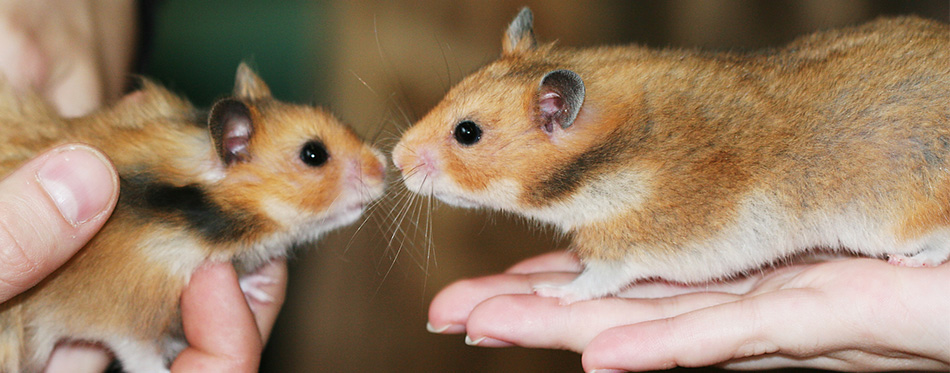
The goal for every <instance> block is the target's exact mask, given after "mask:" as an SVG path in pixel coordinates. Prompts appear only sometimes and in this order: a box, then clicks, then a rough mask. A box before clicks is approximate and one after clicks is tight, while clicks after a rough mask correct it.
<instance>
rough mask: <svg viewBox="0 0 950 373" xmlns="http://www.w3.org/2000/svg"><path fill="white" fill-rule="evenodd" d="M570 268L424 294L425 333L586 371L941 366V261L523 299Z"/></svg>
mask: <svg viewBox="0 0 950 373" xmlns="http://www.w3.org/2000/svg"><path fill="white" fill-rule="evenodd" d="M580 270H581V266H580V264H579V262H578V261H577V260H576V258H574V257H573V256H572V255H570V254H568V253H564V252H559V253H551V254H546V255H542V256H539V257H536V258H532V259H529V260H527V261H525V262H522V263H519V264H518V265H515V266H514V267H512V268H511V269H509V270H508V271H506V272H505V273H503V274H499V275H494V276H487V277H482V278H477V279H470V280H463V281H459V282H457V283H455V284H452V285H450V286H449V287H447V288H445V289H444V290H443V291H442V292H440V293H439V294H438V295H437V296H436V297H435V299H433V301H432V305H431V307H430V309H429V329H430V331H433V332H440V333H445V334H454V333H463V332H464V333H467V336H466V342H467V343H469V344H474V345H478V346H483V347H504V346H513V345H515V346H523V347H534V348H557V349H569V350H573V351H576V352H581V353H583V357H582V360H583V364H584V369H585V370H587V371H592V370H617V369H620V370H631V371H642V370H654V369H668V368H672V367H674V366H684V367H696V366H707V365H720V366H721V367H724V368H730V369H768V368H778V367H809V368H823V369H836V370H912V369H920V370H927V369H930V370H946V369H948V368H950V296H948V295H950V263H944V264H943V265H941V266H939V267H934V268H905V267H897V266H893V265H889V264H887V263H886V262H884V261H881V260H874V259H856V258H854V259H845V260H836V261H830V262H824V263H817V264H801V265H793V266H788V267H782V268H777V269H770V270H765V271H763V272H761V273H757V274H754V275H751V276H748V277H744V278H741V279H736V280H731V281H726V282H715V283H709V284H704V285H697V286H683V285H676V284H669V283H664V282H648V283H642V284H636V285H633V286H631V287H630V288H629V289H627V290H625V291H624V292H623V293H622V294H619V296H618V297H614V298H605V299H598V300H592V301H586V302H578V303H575V304H572V305H569V306H560V305H558V303H557V300H556V299H552V298H542V297H538V296H535V295H533V294H532V288H533V285H534V284H536V283H550V282H567V281H570V280H571V279H572V278H573V277H575V276H576V275H577V273H578V272H579V271H580Z"/></svg>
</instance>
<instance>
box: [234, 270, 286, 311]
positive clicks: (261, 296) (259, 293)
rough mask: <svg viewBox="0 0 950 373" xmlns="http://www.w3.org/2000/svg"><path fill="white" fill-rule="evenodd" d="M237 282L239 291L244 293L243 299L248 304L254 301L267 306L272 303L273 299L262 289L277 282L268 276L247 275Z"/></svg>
mask: <svg viewBox="0 0 950 373" xmlns="http://www.w3.org/2000/svg"><path fill="white" fill-rule="evenodd" d="M238 282H239V283H240V284H241V291H243V292H244V298H245V299H247V302H248V303H251V301H256V302H258V303H264V304H267V303H271V302H273V301H274V297H272V296H271V295H270V294H268V293H267V292H266V291H264V289H262V287H264V286H267V285H273V284H276V283H277V280H274V279H273V278H271V277H270V276H266V275H262V274H253V275H247V276H244V277H241V279H240V280H239V281H238Z"/></svg>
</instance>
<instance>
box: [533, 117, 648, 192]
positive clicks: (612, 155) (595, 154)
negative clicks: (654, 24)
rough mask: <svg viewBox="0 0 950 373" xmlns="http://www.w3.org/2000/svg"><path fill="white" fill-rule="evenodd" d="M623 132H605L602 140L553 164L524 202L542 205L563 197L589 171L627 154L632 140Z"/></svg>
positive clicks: (589, 173)
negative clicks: (582, 151) (565, 161)
mask: <svg viewBox="0 0 950 373" xmlns="http://www.w3.org/2000/svg"><path fill="white" fill-rule="evenodd" d="M618 135H619V136H618ZM624 136H625V134H618V133H614V134H611V135H610V136H607V139H606V141H604V142H602V143H600V144H598V145H597V146H595V147H593V148H591V149H590V150H588V151H586V152H584V153H581V154H579V155H578V156H577V157H575V158H574V159H573V160H572V161H570V162H568V163H567V164H565V165H563V166H559V167H555V168H554V169H553V170H552V171H551V172H550V173H549V174H548V176H547V178H545V179H542V180H541V181H540V182H539V183H538V184H537V186H536V187H535V188H532V189H531V192H530V193H529V196H528V201H527V202H528V203H529V204H532V205H534V206H543V205H546V204H548V203H551V202H554V201H558V200H562V199H565V198H567V197H568V196H570V195H571V194H573V193H574V192H575V191H576V190H577V189H578V188H580V187H581V186H582V185H583V184H584V181H585V180H589V179H590V178H591V174H593V173H596V172H600V171H602V170H604V169H607V168H610V166H611V165H613V164H615V163H617V162H618V160H619V159H620V158H621V157H625V156H629V153H630V151H631V150H633V147H634V144H631V142H630V141H629V140H626V139H625V137H624Z"/></svg>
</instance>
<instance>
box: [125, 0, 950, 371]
mask: <svg viewBox="0 0 950 373" xmlns="http://www.w3.org/2000/svg"><path fill="white" fill-rule="evenodd" d="M523 5H530V6H531V7H532V9H533V10H534V12H535V24H536V29H535V31H536V34H537V35H538V37H539V38H540V40H541V41H553V40H559V42H560V43H561V44H565V45H571V46H585V45H599V44H618V43H641V44H647V45H651V46H657V47H702V48H714V49H733V50H744V49H755V48H760V47H767V46H775V45H780V44H781V43H784V42H787V41H789V40H791V38H793V37H794V36H796V35H800V34H802V33H807V32H810V31H814V30H817V29H821V28H828V27H834V26H842V25H848V24H854V23H858V22H862V21H866V20H869V19H871V18H874V17H876V16H878V15H882V14H907V13H916V14H919V15H922V16H925V17H929V18H935V19H940V20H943V21H944V22H947V21H948V19H947V18H948V13H950V10H948V2H947V1H945V0H938V1H907V2H902V1H849V0H829V1H823V0H809V1H741V0H729V1H706V0H703V1H700V0H680V1H638V2H631V1H561V0H551V1H477V0H469V1H436V0H428V1H399V0H395V1H345V0H344V1H303V0H281V1H267V0H203V1H188V0H167V1H162V2H159V3H157V5H156V6H155V7H154V17H152V21H153V22H154V24H153V27H152V28H151V29H152V31H153V33H152V34H151V39H150V41H148V42H147V43H146V44H145V46H146V50H145V52H146V53H145V56H146V57H147V58H146V59H145V61H144V64H143V65H142V66H143V67H142V69H141V71H140V72H141V73H142V74H144V75H147V76H151V77H153V78H156V79H158V80H159V81H161V82H163V83H164V84H166V85H167V86H169V87H170V88H172V89H173V90H174V91H176V92H179V93H182V94H184V95H185V96H187V97H189V98H190V99H191V100H192V101H193V102H195V103H196V104H198V105H202V106H207V105H209V104H210V103H211V102H212V101H213V100H214V99H215V98H216V97H220V96H222V95H224V94H227V93H228V92H229V90H230V89H231V86H232V84H233V79H234V71H235V68H236V67H237V64H238V63H239V62H240V61H248V62H250V63H251V65H252V66H253V67H255V68H256V69H257V70H258V72H259V74H260V75H261V76H262V77H263V78H264V79H265V80H266V81H267V82H268V83H269V84H270V86H271V89H272V91H273V92H274V95H275V96H276V97H277V98H280V99H283V100H287V101H294V102H301V103H315V104H317V105H321V106H324V107H327V108H329V109H331V110H332V111H334V112H335V113H337V115H338V116H339V117H341V118H342V119H343V120H344V121H345V122H348V123H350V124H352V125H353V126H354V127H355V128H356V130H357V131H358V132H359V133H361V134H362V135H363V136H365V137H367V138H370V139H371V140H372V141H374V142H375V143H377V144H378V145H379V146H381V147H383V148H386V147H388V146H391V145H392V144H393V142H394V141H395V139H396V138H398V135H399V133H400V131H402V130H403V129H405V128H406V127H407V126H408V125H409V123H411V122H412V121H413V120H415V119H417V118H419V117H421V116H422V115H423V114H424V113H425V112H426V111H427V110H428V109H429V108H431V107H432V106H433V105H435V103H436V102H438V100H439V98H440V97H441V95H442V94H444V93H445V92H446V90H447V89H448V88H449V87H450V86H451V84H452V83H453V82H456V81H458V80H459V79H461V77H463V76H464V75H465V74H467V73H469V72H471V71H473V70H474V69H476V68H477V67H478V66H481V65H483V64H484V63H486V62H488V61H491V60H492V59H494V58H495V57H496V56H497V55H498V53H499V50H500V40H501V34H502V32H503V31H504V29H505V27H506V25H507V23H508V22H509V21H510V19H511V17H513V16H514V15H515V14H516V13H517V11H518V9H519V8H520V7H521V6H523ZM403 207H404V202H399V201H397V200H395V199H391V200H390V201H388V202H386V203H384V204H381V205H380V207H378V208H377V209H375V210H374V211H371V213H370V214H369V216H368V218H367V219H368V223H367V224H366V225H365V226H364V228H363V229H361V230H359V231H356V229H355V228H354V227H350V228H347V229H343V230H340V231H338V232H335V233H333V234H331V235H329V236H328V237H326V238H325V239H324V240H322V241H321V242H320V243H319V244H317V245H316V248H309V249H305V250H302V251H301V252H299V253H298V255H297V256H298V257H297V258H295V259H294V260H293V261H292V262H291V282H290V288H289V290H288V299H287V302H286V304H285V307H284V309H283V311H282V314H281V317H280V319H278V322H277V325H276V328H275V330H274V332H273V334H272V338H271V341H270V343H269V344H268V346H267V350H266V352H265V354H264V361H263V363H262V366H261V370H262V371H265V372H311V371H335V372H339V371H343V372H350V371H352V372H368V371H383V372H420V371H421V372H429V371H437V372H465V371H469V372H515V371H517V372H578V371H581V368H580V358H579V356H578V355H577V354H574V353H571V352H564V351H540V350H528V349H520V348H509V349H497V350H493V349H483V348H473V347H468V346H466V345H465V344H464V343H463V342H462V338H463V337H462V336H439V335H431V334H428V333H427V332H426V331H425V323H426V312H427V306H428V302H429V301H430V300H431V299H432V297H433V296H434V295H435V293H436V292H437V291H438V290H439V289H441V288H442V287H444V286H446V285H447V284H449V283H451V282H452V281H455V280H458V279H461V278H466V277H472V276H478V275H484V274H489V273H495V272H499V271H502V270H504V268H506V267H507V266H510V265H511V264H513V263H515V262H517V261H519V260H521V259H524V258H527V257H529V256H531V255H536V254H539V253H542V252H545V251H549V250H552V249H555V248H558V247H560V246H562V243H561V242H559V241H558V240H557V239H556V238H555V237H554V235H552V234H551V232H550V231H549V230H547V229H544V228H542V227H536V226H533V225H531V224H526V223H524V222H522V221H520V220H519V219H517V218H511V217H508V216H504V215H501V214H490V213H483V212H472V211H462V210H456V209H453V208H448V207H444V206H438V205H437V206H435V207H434V209H432V210H431V211H423V212H421V213H420V212H414V213H411V214H410V215H409V216H408V220H418V221H423V222H424V221H425V219H431V221H432V222H433V228H432V231H431V232H429V233H426V232H425V231H420V230H418V229H417V228H415V226H413V225H412V224H411V223H410V222H409V221H402V222H401V223H394V222H393V220H394V219H392V218H391V217H390V216H391V214H390V213H391V212H392V211H401V210H400V209H402V208H403ZM416 209H419V210H427V208H425V206H419V204H418V203H417V204H416V205H414V206H412V208H411V210H413V211H418V210H416ZM399 231H403V232H399ZM393 232H397V233H393ZM393 237H395V238H393ZM436 259H437V260H436Z"/></svg>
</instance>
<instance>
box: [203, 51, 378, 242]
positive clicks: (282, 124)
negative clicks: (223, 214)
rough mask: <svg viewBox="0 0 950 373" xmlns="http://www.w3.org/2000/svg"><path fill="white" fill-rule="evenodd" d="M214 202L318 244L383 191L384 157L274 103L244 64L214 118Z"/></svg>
mask: <svg viewBox="0 0 950 373" xmlns="http://www.w3.org/2000/svg"><path fill="white" fill-rule="evenodd" d="M209 129H210V131H209V133H210V134H211V138H212V143H213V144H214V149H215V152H216V153H217V154H216V156H213V158H215V159H216V160H217V161H218V162H219V167H218V169H219V170H220V177H219V178H218V180H216V181H215V182H214V185H213V188H216V189H217V190H216V192H217V193H215V195H218V196H221V198H222V199H224V200H225V201H226V204H229V205H233V206H239V207H241V210H244V211H254V212H259V213H261V214H263V215H265V217H266V218H268V219H267V220H270V221H272V222H274V223H275V225H276V227H275V229H274V230H273V231H274V233H276V235H277V236H279V237H286V239H289V240H292V241H298V240H306V239H315V238H317V236H318V235H320V234H321V233H323V232H326V231H328V230H330V229H333V228H336V227H339V226H342V225H345V224H349V223H351V222H353V221H355V220H356V219H357V218H358V217H359V216H360V214H361V213H362V212H363V211H364V209H366V207H367V206H368V205H369V204H370V203H371V202H372V201H374V200H375V199H377V198H379V197H380V196H381V195H382V192H383V177H384V173H385V169H384V163H383V158H382V155H381V153H380V152H379V151H377V150H375V149H374V148H372V147H370V146H368V145H366V144H365V143H364V142H363V141H362V140H360V138H359V137H358V136H357V135H356V134H355V133H354V132H353V131H352V130H351V129H350V128H349V127H347V126H345V125H344V124H342V123H340V122H339V121H338V120H337V119H336V118H334V117H333V116H332V115H331V114H329V113H327V112H325V111H323V110H321V109H319V108H316V107H311V106H302V105H292V104H287V103H283V102H280V101H277V100H274V99H273V98H272V97H271V93H270V90H269V88H268V87H267V85H266V84H265V83H264V82H263V81H262V80H261V79H260V78H259V77H258V76H257V75H256V74H254V72H252V71H251V70H250V69H249V68H248V67H247V66H246V65H243V64H242V65H241V66H240V67H239V68H238V73H237V78H236V82H235V88H234V95H233V96H232V97H229V98H225V99H222V100H220V101H218V102H217V103H215V104H214V106H213V107H212V109H211V112H210V115H209Z"/></svg>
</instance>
